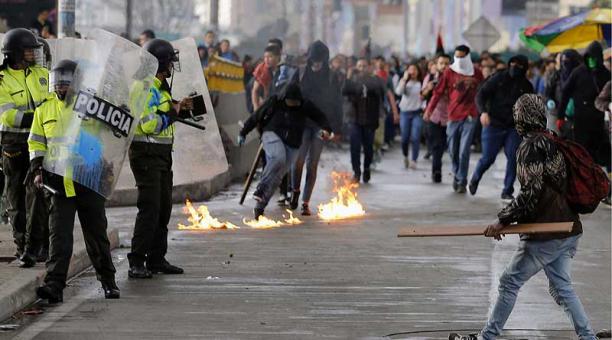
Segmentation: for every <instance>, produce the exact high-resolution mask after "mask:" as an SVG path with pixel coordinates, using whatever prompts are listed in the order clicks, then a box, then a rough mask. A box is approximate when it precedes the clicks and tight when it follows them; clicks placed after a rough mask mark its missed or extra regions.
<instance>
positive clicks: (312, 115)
mask: <svg viewBox="0 0 612 340" xmlns="http://www.w3.org/2000/svg"><path fill="white" fill-rule="evenodd" d="M307 119H312V120H313V121H315V122H316V123H317V124H318V126H320V127H321V128H322V129H323V130H324V132H321V138H324V139H327V138H328V137H329V136H330V135H331V131H332V130H331V127H330V125H329V122H328V121H327V118H326V117H325V114H324V113H323V112H321V110H319V109H318V108H317V107H316V106H315V105H313V104H312V103H311V102H310V101H309V100H306V99H303V98H302V93H301V91H300V87H299V85H297V84H295V83H291V84H289V85H288V86H287V88H286V91H284V93H283V94H282V97H281V96H279V95H273V96H271V97H270V98H268V99H267V100H266V101H265V102H264V103H263V105H262V106H261V107H259V109H257V111H255V113H253V114H252V115H251V116H250V117H249V119H248V120H247V121H246V122H245V123H244V127H243V128H242V130H241V131H240V135H239V136H238V145H243V144H244V142H245V139H246V135H247V134H248V133H249V132H251V131H252V130H253V129H254V128H256V127H257V128H258V129H259V130H260V132H261V133H262V136H261V141H262V143H263V148H264V151H265V154H266V165H265V167H264V170H263V174H262V176H261V181H260V182H259V184H258V185H257V189H256V190H255V193H254V194H253V198H254V199H255V200H256V201H257V204H256V205H255V209H254V214H255V219H258V218H259V216H261V215H263V213H264V209H265V207H266V206H267V205H268V202H269V201H270V198H272V195H273V194H274V190H275V189H276V188H278V185H279V184H280V182H281V181H282V179H283V176H285V174H286V173H287V171H288V170H289V168H290V167H291V166H292V164H293V163H294V162H295V159H296V157H297V151H298V149H299V147H300V145H301V144H302V134H303V133H304V129H305V127H306V120H307Z"/></svg>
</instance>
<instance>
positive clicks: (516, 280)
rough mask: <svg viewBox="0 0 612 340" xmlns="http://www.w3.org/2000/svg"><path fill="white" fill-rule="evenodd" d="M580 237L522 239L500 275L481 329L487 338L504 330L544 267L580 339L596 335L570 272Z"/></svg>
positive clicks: (557, 300)
mask: <svg viewBox="0 0 612 340" xmlns="http://www.w3.org/2000/svg"><path fill="white" fill-rule="evenodd" d="M579 238H580V235H576V236H572V237H568V238H565V239H559V240H549V241H521V243H520V244H519V249H518V250H517V251H516V253H515V254H514V257H513V258H512V260H511V262H510V264H509V265H508V267H507V268H506V270H505V271H504V273H503V274H502V276H501V278H500V279H499V296H498V297H497V301H496V302H495V306H494V307H493V311H492V312H491V315H489V320H488V321H487V325H486V326H485V327H484V329H483V330H482V332H481V335H482V337H483V338H484V339H485V340H492V339H495V337H496V336H498V335H500V334H501V332H502V330H503V328H504V324H505V323H506V320H508V317H509V316H510V313H511V312H512V308H513V307H514V303H515V302H516V297H517V295H518V292H519V289H520V288H521V287H522V286H523V284H524V283H525V282H527V281H528V280H529V279H530V278H531V277H532V276H534V275H535V274H537V273H538V272H539V271H540V270H544V273H546V277H547V278H548V281H549V286H550V292H551V295H552V296H553V298H554V300H555V302H557V303H558V304H560V305H561V306H563V308H564V309H565V312H566V313H567V315H568V316H569V318H570V321H571V322H572V324H573V326H574V330H575V331H576V334H578V337H579V338H580V340H594V339H595V335H594V333H593V329H592V328H591V324H590V322H589V319H588V317H587V315H586V312H585V311H584V307H583V306H582V303H581V302H580V299H579V298H578V296H577V295H576V292H574V288H573V286H572V280H571V276H570V271H571V270H570V267H571V260H572V258H573V257H574V255H575V254H576V248H577V246H578V239H579Z"/></svg>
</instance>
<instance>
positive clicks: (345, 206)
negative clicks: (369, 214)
mask: <svg viewBox="0 0 612 340" xmlns="http://www.w3.org/2000/svg"><path fill="white" fill-rule="evenodd" d="M331 175H332V180H333V181H334V190H333V191H334V192H335V193H336V197H334V198H332V199H331V201H330V202H329V203H325V204H320V205H319V207H318V208H319V213H318V215H319V217H320V218H321V219H323V220H326V221H330V220H341V219H345V218H350V217H357V216H363V215H365V210H364V209H363V206H362V205H361V203H359V201H358V200H357V193H356V192H355V190H356V189H357V188H359V184H358V183H353V181H352V178H351V176H350V174H349V173H346V172H342V173H341V172H335V171H334V172H332V174H331Z"/></svg>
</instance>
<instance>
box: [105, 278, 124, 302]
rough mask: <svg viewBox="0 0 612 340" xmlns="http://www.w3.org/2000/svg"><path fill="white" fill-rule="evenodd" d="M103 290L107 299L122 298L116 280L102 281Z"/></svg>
mask: <svg viewBox="0 0 612 340" xmlns="http://www.w3.org/2000/svg"><path fill="white" fill-rule="evenodd" d="M102 290H103V291H104V298H105V299H118V298H119V297H120V296H121V293H120V292H119V287H117V284H116V283H115V280H107V281H102Z"/></svg>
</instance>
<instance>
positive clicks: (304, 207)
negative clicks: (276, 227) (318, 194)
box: [302, 202, 312, 216]
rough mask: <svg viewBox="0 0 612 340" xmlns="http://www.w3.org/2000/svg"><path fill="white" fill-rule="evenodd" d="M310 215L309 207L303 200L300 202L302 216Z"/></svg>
mask: <svg viewBox="0 0 612 340" xmlns="http://www.w3.org/2000/svg"><path fill="white" fill-rule="evenodd" d="M310 215H312V212H311V211H310V207H309V206H308V203H306V202H304V203H303V204H302V216H310Z"/></svg>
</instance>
